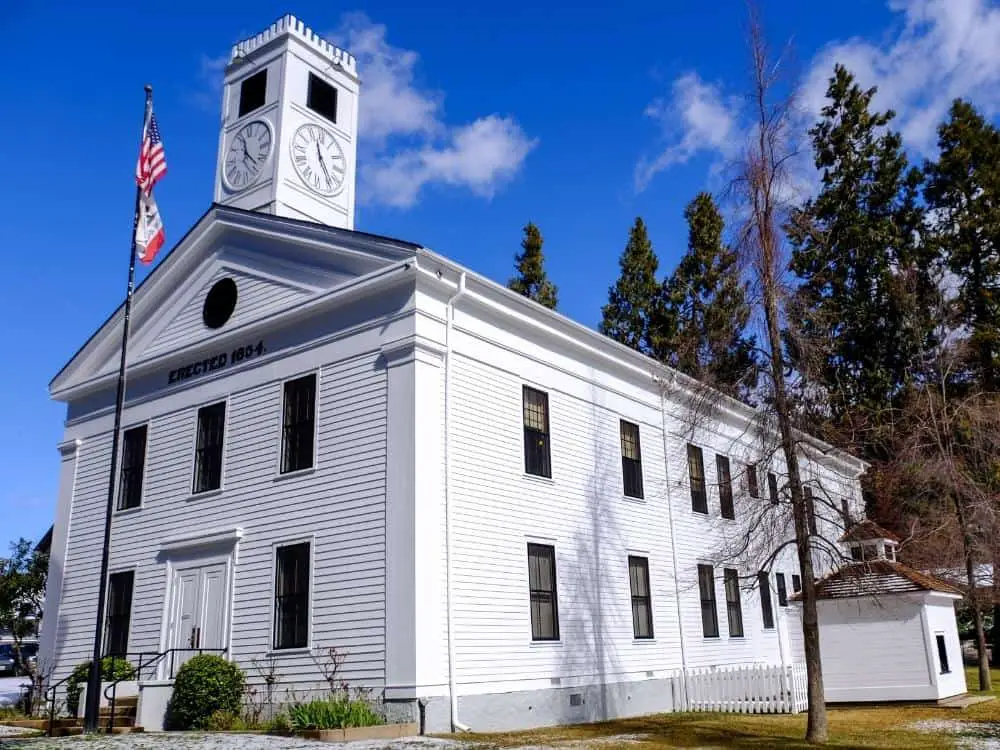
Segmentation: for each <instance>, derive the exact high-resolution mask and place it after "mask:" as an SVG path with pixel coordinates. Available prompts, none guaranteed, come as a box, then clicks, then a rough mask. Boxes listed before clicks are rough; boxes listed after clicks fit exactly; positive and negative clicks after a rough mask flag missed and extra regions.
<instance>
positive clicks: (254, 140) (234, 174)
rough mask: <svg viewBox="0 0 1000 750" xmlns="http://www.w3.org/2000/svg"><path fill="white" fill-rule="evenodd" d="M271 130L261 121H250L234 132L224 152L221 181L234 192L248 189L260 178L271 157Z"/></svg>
mask: <svg viewBox="0 0 1000 750" xmlns="http://www.w3.org/2000/svg"><path fill="white" fill-rule="evenodd" d="M271 144H272V137H271V128H270V126H269V125H268V124H267V123H266V122H264V121H263V120H251V121H250V122H248V123H247V124H246V125H244V126H243V127H242V128H240V129H239V130H237V131H236V133H235V134H234V135H233V138H232V140H231V141H230V142H229V149H228V150H227V151H226V163H225V164H224V166H223V170H222V179H223V181H224V182H225V184H226V187H227V188H229V189H230V190H232V191H234V192H236V191H240V190H244V189H246V188H248V187H250V186H251V185H252V184H253V183H254V182H256V181H257V178H258V177H260V174H261V171H262V170H263V169H264V163H265V162H266V161H267V157H268V156H270V155H271Z"/></svg>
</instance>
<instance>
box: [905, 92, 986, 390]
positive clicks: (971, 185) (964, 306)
mask: <svg viewBox="0 0 1000 750" xmlns="http://www.w3.org/2000/svg"><path fill="white" fill-rule="evenodd" d="M938 147H939V148H940V150H941V153H940V156H939V158H938V161H937V162H935V163H931V164H928V165H927V169H926V172H927V187H926V189H925V191H924V195H925V198H926V201H927V205H928V208H929V210H930V212H931V216H933V217H935V219H936V226H935V233H934V234H935V240H936V242H937V243H938V245H939V246H940V248H941V250H942V252H943V256H944V260H945V262H946V263H947V266H948V268H949V270H950V271H951V273H952V274H954V277H955V280H956V282H957V287H958V288H957V298H956V300H955V303H956V305H955V306H956V312H957V320H958V322H959V323H960V324H963V325H964V326H965V327H966V328H967V329H968V330H969V331H970V336H969V342H968V343H969V344H970V348H971V350H972V352H973V354H972V357H971V358H970V359H971V361H970V362H969V363H968V366H969V371H970V375H971V378H972V379H973V380H974V381H975V382H976V384H977V385H978V386H979V387H980V388H981V389H982V390H984V391H986V392H988V393H994V392H996V391H997V389H998V387H1000V372H998V371H1000V133H998V131H997V129H996V128H995V127H994V126H993V125H991V124H990V123H988V122H987V121H986V120H984V119H983V116H982V115H981V114H979V112H977V111H976V109H975V108H974V107H973V106H972V105H971V104H969V103H968V102H964V101H962V100H961V99H958V100H956V101H955V102H954V104H952V107H951V112H950V114H949V119H948V120H947V122H944V123H942V125H941V126H940V127H939V128H938Z"/></svg>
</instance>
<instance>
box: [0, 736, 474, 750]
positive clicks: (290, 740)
mask: <svg viewBox="0 0 1000 750" xmlns="http://www.w3.org/2000/svg"><path fill="white" fill-rule="evenodd" d="M73 747H83V748H86V750H167V749H168V748H179V749H180V750H338V749H339V750H462V748H464V747H465V745H463V744H462V743H459V742H452V741H450V740H438V739H431V738H424V737H409V738H404V739H400V740H392V741H382V742H373V741H365V742H347V743H332V742H314V741H312V740H303V739H298V738H295V737H272V736H270V735H263V734H196V733H186V732H185V733H183V734H182V733H177V732H171V733H170V734H120V735H114V736H111V737H105V736H95V737H60V738H58V739H49V738H47V737H38V738H31V739H21V740H13V739H10V738H0V748H3V750H14V748H23V749H24V750H68V749H69V748H73Z"/></svg>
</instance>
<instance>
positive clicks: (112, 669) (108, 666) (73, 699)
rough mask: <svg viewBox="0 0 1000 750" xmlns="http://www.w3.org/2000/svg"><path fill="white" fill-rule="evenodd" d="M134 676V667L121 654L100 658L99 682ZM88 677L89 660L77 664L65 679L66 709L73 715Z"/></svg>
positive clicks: (132, 677) (126, 678) (129, 678)
mask: <svg viewBox="0 0 1000 750" xmlns="http://www.w3.org/2000/svg"><path fill="white" fill-rule="evenodd" d="M134 678H135V667H133V666H132V664H130V663H129V661H128V660H127V659H125V658H123V657H121V656H105V657H104V658H103V659H101V682H112V681H114V680H131V679H134ZM88 679H90V662H89V661H85V662H83V663H82V664H77V665H76V666H75V667H74V668H73V671H72V672H71V673H70V675H69V679H68V680H67V681H66V710H67V711H69V713H70V715H72V716H75V715H76V712H77V709H78V708H79V706H80V693H81V692H83V686H84V685H86V684H87V680H88Z"/></svg>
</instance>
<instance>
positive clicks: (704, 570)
mask: <svg viewBox="0 0 1000 750" xmlns="http://www.w3.org/2000/svg"><path fill="white" fill-rule="evenodd" d="M698 592H699V595H700V596H701V632H702V635H704V636H705V637H706V638H718V637H719V613H718V612H717V611H716V608H715V571H714V570H713V569H712V566H711V565H699V566H698Z"/></svg>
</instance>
